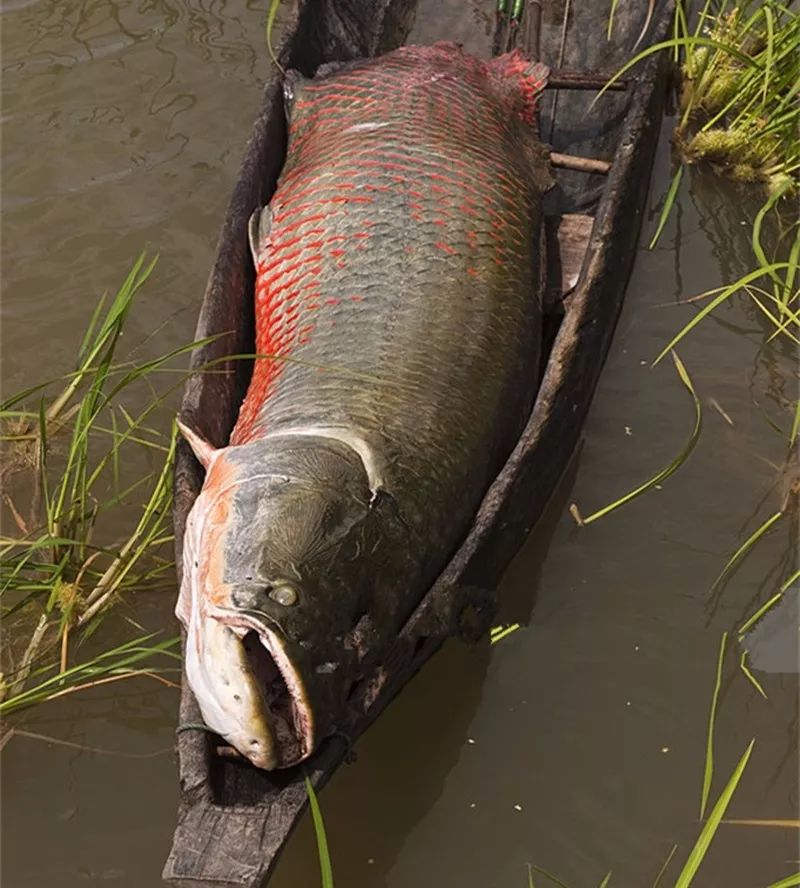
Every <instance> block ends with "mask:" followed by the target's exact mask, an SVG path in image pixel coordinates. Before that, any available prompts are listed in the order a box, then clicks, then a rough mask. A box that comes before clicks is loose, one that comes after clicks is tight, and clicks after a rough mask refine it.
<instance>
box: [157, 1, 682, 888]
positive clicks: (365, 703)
mask: <svg viewBox="0 0 800 888" xmlns="http://www.w3.org/2000/svg"><path fill="white" fill-rule="evenodd" d="M335 5H336V6H337V7H341V9H343V10H346V12H347V14H348V15H350V16H352V18H350V19H349V21H350V22H351V25H352V23H353V22H357V21H358V10H359V9H361V11H362V12H363V11H364V9H366V8H367V7H369V9H370V16H369V17H368V18H369V20H370V22H371V25H370V28H369V29H368V31H366V32H365V31H359V30H358V29H357V28H355V31H357V32H358V33H357V36H354V35H355V31H353V30H352V28H351V32H350V33H349V36H347V37H345V38H342V37H341V34H342V33H345V34H347V33H348V29H347V28H341V27H340V25H341V19H340V18H338V17H337V16H333V15H332V13H331V12H330V8H329V7H330V4H325V3H321V2H307V3H301V4H300V5H299V11H298V13H297V17H296V19H295V21H294V23H293V25H292V24H290V25H289V27H288V28H287V34H288V44H287V45H286V46H285V48H284V53H283V56H282V58H283V60H284V62H285V63H286V64H288V65H289V66H292V67H298V68H299V69H300V70H303V71H306V72H309V69H313V67H314V66H315V65H316V64H318V63H321V62H322V61H330V60H332V59H337V60H339V59H346V58H350V57H357V56H359V55H364V54H374V53H376V52H380V51H384V50H387V49H389V48H390V47H391V46H392V45H394V44H395V41H397V42H399V41H401V40H402V39H403V37H404V36H405V30H406V29H407V27H408V26H409V25H410V22H411V11H410V10H409V6H413V4H408V3H405V4H403V3H391V2H382V3H381V4H380V5H379V6H380V14H379V15H376V12H375V9H376V8H377V6H378V5H377V4H373V3H369V2H368V0H364V2H361V3H358V2H355V0H353V2H348V3H342V4H339V3H337V4H335ZM322 7H325V8H326V9H327V14H328V16H329V18H328V19H327V22H328V24H325V17H324V15H323V14H322V12H321V10H322ZM667 7H668V8H665V9H664V10H662V12H661V13H660V15H659V19H658V21H657V22H655V23H654V25H653V27H652V33H653V35H655V36H654V37H653V38H652V39H654V40H655V39H659V35H662V34H664V33H665V32H666V29H667V27H668V24H669V22H670V20H671V14H672V10H671V4H667ZM314 16H316V17H317V18H316V19H315V20H314V21H313V22H312V21H310V19H309V17H311V18H312V19H313V18H314ZM331 22H333V24H331ZM376 22H377V24H376ZM334 25H335V27H334ZM329 26H330V27H331V28H332V30H331V31H326V30H325V29H326V28H327V27H329ZM352 27H353V28H354V27H355V26H352ZM336 28H339V30H338V31H337V30H336ZM337 33H338V34H339V36H338V37H337V36H335V35H336V34H337ZM309 34H311V36H310V37H309ZM294 35H304V36H303V40H306V41H307V42H306V43H304V44H303V42H302V40H300V38H299V37H298V38H297V39H292V38H293V36H294ZM337 41H338V42H337ZM348 41H349V42H348ZM298 44H302V45H304V47H305V49H304V56H305V57H304V58H303V59H297V58H296V57H295V56H294V55H293V46H295V45H298ZM326 53H327V55H326ZM315 54H316V55H315ZM667 74H668V59H667V58H666V57H665V56H663V55H662V56H656V57H653V58H651V59H650V61H649V62H647V63H645V64H644V65H643V66H642V68H641V70H640V72H639V74H638V77H637V80H636V85H635V88H634V90H633V94H632V96H631V100H630V105H629V107H628V112H627V114H626V115H625V118H624V122H623V123H622V125H621V128H620V136H619V144H618V147H617V149H616V152H615V154H614V157H613V165H612V168H611V171H610V173H609V176H608V179H607V181H606V184H605V188H604V189H603V193H602V197H601V198H600V200H599V204H598V205H597V210H596V213H595V219H594V223H593V227H592V231H591V235H590V238H589V243H588V247H587V249H586V254H585V256H584V260H583V264H582V268H581V272H580V276H579V278H578V281H577V284H576V285H575V287H574V290H573V291H572V294H571V296H570V301H569V308H568V310H567V312H566V315H565V317H564V319H563V321H562V322H561V323H560V326H559V327H558V332H557V333H556V335H555V339H554V341H553V344H552V348H551V351H550V356H549V359H548V362H547V365H546V368H545V373H544V377H543V381H542V384H541V387H540V390H539V393H538V395H537V398H536V402H535V404H534V408H533V411H532V413H531V416H530V419H529V420H528V422H527V424H526V426H525V428H524V430H523V432H522V435H521V436H520V438H519V441H518V443H517V445H516V447H515V448H514V450H513V451H512V453H511V455H510V457H509V458H508V460H507V461H506V463H505V465H504V467H503V469H502V471H501V472H500V474H499V475H498V476H497V478H496V480H495V481H494V483H493V484H492V485H491V486H490V488H489V490H488V491H487V493H486V495H485V496H484V498H483V501H482V503H481V506H480V508H479V510H478V512H477V514H476V517H475V520H474V523H473V525H472V527H471V529H470V531H469V533H468V534H467V536H466V537H465V539H464V541H463V543H462V544H461V546H460V547H459V549H458V551H457V552H456V554H455V555H454V557H453V558H452V560H451V561H450V563H449V564H448V566H447V567H446V568H445V570H444V571H443V572H442V573H441V575H440V576H439V578H438V579H437V581H436V582H435V583H434V584H433V586H432V587H431V589H430V590H429V592H428V593H427V594H426V595H425V597H424V598H423V600H422V602H421V603H420V604H419V606H418V607H417V608H416V610H415V611H414V613H413V614H412V616H411V617H410V619H409V620H408V621H407V622H406V624H405V626H404V627H403V630H402V631H401V632H400V634H399V635H398V637H397V639H396V642H395V644H394V646H393V648H392V650H391V651H390V652H389V655H388V656H387V657H386V658H385V659H384V661H383V663H382V664H381V666H380V667H379V668H378V669H377V670H376V671H375V672H374V673H373V674H372V675H371V676H369V677H368V678H367V679H365V680H364V681H363V682H362V683H361V685H360V686H359V687H358V688H356V690H355V692H354V694H353V695H352V697H351V704H350V708H349V710H348V713H347V716H346V719H345V723H344V724H343V725H342V731H343V733H346V734H348V735H349V736H350V738H351V739H353V740H354V739H355V738H356V737H357V736H358V735H360V734H361V733H363V731H364V730H366V728H367V727H368V726H369V725H370V724H371V723H372V722H373V721H374V720H375V718H377V717H378V715H379V714H380V713H381V712H382V711H383V710H384V709H385V708H386V706H387V705H388V704H389V702H390V701H391V699H392V698H393V697H394V696H395V695H396V694H397V693H398V692H399V691H400V690H401V688H402V687H403V686H404V685H405V684H406V683H407V682H408V680H409V679H410V678H411V676H413V675H414V673H415V672H416V671H418V670H419V669H420V667H421V666H422V665H423V664H424V663H425V661H426V660H427V659H428V658H429V657H430V656H431V655H432V654H433V653H434V652H435V651H436V650H437V649H438V648H439V647H440V646H441V644H442V643H443V641H444V640H445V639H446V638H448V637H451V636H453V635H459V634H462V635H471V634H473V633H474V632H477V633H480V632H482V631H483V627H484V626H485V625H486V621H487V619H489V617H490V615H491V612H492V607H493V595H492V590H493V589H494V588H495V587H496V585H497V583H498V582H499V580H500V578H501V576H502V574H503V572H504V570H505V568H506V567H507V565H508V563H509V562H510V560H511V559H512V558H513V556H514V554H515V553H516V552H517V550H518V549H519V548H520V546H521V545H522V543H523V542H524V541H525V539H526V537H527V535H528V533H529V532H530V530H531V528H532V527H533V525H534V524H535V523H536V521H537V519H538V518H539V516H540V515H541V513H542V511H543V510H544V507H545V505H546V504H547V501H548V499H549V498H550V496H551V494H552V492H553V490H554V489H555V487H556V485H557V483H558V480H559V478H560V477H561V475H562V474H563V473H564V470H565V468H566V466H567V465H568V463H569V461H570V458H571V456H572V453H573V452H574V450H575V447H576V445H577V443H578V441H579V438H580V434H581V429H582V426H583V422H584V419H585V417H586V414H587V412H588V409H589V405H590V403H591V398H592V395H593V393H594V390H595V387H596V384H597V381H598V378H599V374H600V371H601V369H602V365H603V362H604V360H605V357H606V354H607V351H608V348H609V345H610V342H611V338H612V335H613V332H614V327H615V325H616V320H617V317H618V314H619V310H620V308H621V305H622V300H623V296H624V290H625V285H626V283H627V279H628V276H629V273H630V270H631V266H632V263H633V258H634V255H635V244H636V241H637V237H638V232H639V228H640V226H641V221H642V214H643V211H644V206H645V200H646V196H647V191H646V188H643V187H642V184H643V183H646V182H647V181H648V180H649V176H650V171H651V167H652V163H653V158H654V154H655V147H656V142H657V139H658V134H659V124H660V120H661V118H662V116H663V107H664V100H665V95H666V83H667ZM278 133H280V136H279V135H278ZM284 138H285V130H284V124H283V111H282V104H281V92H280V83H279V81H278V78H277V77H273V78H272V79H271V80H270V82H269V83H268V84H267V86H266V88H265V94H264V104H263V107H262V111H261V113H260V115H259V117H258V119H257V121H256V126H255V129H254V132H253V135H252V137H251V139H250V142H249V144H248V147H247V150H246V153H245V159H244V163H243V166H242V172H241V175H240V178H239V181H238V183H237V186H236V189H235V191H234V194H233V197H232V199H231V203H230V206H229V209H228V213H227V216H226V219H225V222H224V225H223V229H222V233H221V235H220V240H219V244H218V248H217V259H216V262H215V265H214V269H213V271H212V274H211V278H210V280H209V285H208V289H207V291H206V295H205V299H204V302H203V308H202V310H201V314H200V321H199V324H198V330H197V336H198V338H202V337H207V336H210V335H215V334H218V333H224V332H226V331H233V332H232V333H228V335H227V336H226V337H223V338H222V339H221V340H218V341H215V342H214V343H211V344H210V345H209V346H206V347H204V348H203V349H201V350H200V352H199V353H198V354H197V355H196V356H195V358H194V366H196V367H200V366H202V365H203V364H205V363H206V362H207V361H209V360H215V359H219V358H222V357H224V356H225V355H230V354H236V353H248V352H250V351H251V349H252V341H253V338H252V337H253V323H252V305H251V302H252V296H251V294H252V292H253V284H254V280H253V272H252V262H251V260H250V258H249V255H248V254H247V252H246V251H247V238H246V229H247V220H248V218H249V216H250V214H251V213H252V211H253V209H255V208H256V207H257V206H260V205H261V204H263V203H265V202H266V201H267V200H268V199H269V197H270V195H271V193H272V190H274V186H275V181H276V179H277V175H278V172H279V170H280V166H281V162H282V159H283V147H284V146H283V139H284ZM223 294H224V298H223ZM242 318H246V319H248V320H247V321H246V323H244V324H243V323H242V320H241V319H242ZM244 365H245V362H243V361H238V362H230V364H229V365H228V368H227V369H228V371H229V374H230V375H229V376H227V377H226V376H221V375H217V374H214V375H211V376H208V375H207V376H197V377H195V378H194V379H193V380H192V381H191V382H190V384H189V385H188V386H187V390H186V394H185V397H184V400H183V403H182V408H181V414H182V417H183V418H184V420H187V421H188V422H193V423H195V424H196V425H197V427H199V428H200V430H201V431H202V432H203V433H204V434H205V435H206V437H208V439H209V440H210V441H211V442H212V443H213V444H215V445H217V446H222V445H224V444H225V443H226V441H227V437H228V435H229V434H230V430H231V429H232V427H233V425H234V422H235V419H236V413H237V411H238V407H239V403H240V401H241V397H242V395H243V393H244V391H245V388H246V385H247V380H248V378H249V368H248V367H246V366H244ZM202 477H203V475H202V470H201V469H200V467H199V466H198V464H197V463H196V462H195V460H194V457H193V456H192V454H191V451H190V450H189V448H188V445H186V444H184V443H183V442H182V443H181V444H180V445H179V449H178V453H177V458H176V471H175V506H174V518H175V532H176V546H177V549H178V552H179V554H180V552H181V540H182V534H183V529H184V524H185V518H186V514H187V512H188V510H189V508H190V507H191V504H192V502H193V501H194V498H195V497H196V496H197V493H198V491H199V489H200V486H201V484H202ZM178 563H180V557H179V559H178ZM199 718H200V714H199V711H198V707H197V704H196V702H195V700H194V698H193V697H192V694H191V692H190V691H189V690H188V687H187V686H186V684H185V683H184V687H183V692H182V696H181V706H180V723H181V724H192V723H196V722H197V721H198V720H199ZM178 747H179V761H180V781H181V802H180V809H179V813H178V825H177V828H176V832H175V837H174V841H173V848H172V852H171V854H170V856H169V859H168V861H167V863H166V866H165V869H164V878H165V879H166V880H167V881H169V882H170V884H174V885H185V886H190V885H191V886H200V885H202V886H206V888H214V886H219V888H221V886H228V888H230V886H240V888H257V886H259V885H262V884H263V883H264V881H265V880H266V879H267V878H268V877H269V875H270V873H271V872H272V871H273V869H274V867H275V865H276V863H277V860H278V856H279V854H280V852H281V850H282V848H283V846H284V845H285V842H286V840H287V838H288V836H289V834H290V832H291V830H292V828H293V827H294V825H295V824H296V823H297V821H298V819H299V817H300V815H301V813H302V811H303V810H304V808H305V805H306V803H307V796H306V791H305V786H304V783H303V779H302V773H300V772H297V771H291V770H290V771H288V772H285V773H282V774H280V775H277V774H268V773H265V772H259V771H257V770H256V769H253V768H250V767H248V766H243V765H241V764H239V763H236V762H231V761H226V760H223V759H220V758H219V757H217V756H216V754H215V751H214V748H213V744H212V740H211V738H210V737H209V735H208V734H205V733H203V732H199V731H194V732H192V731H187V732H183V733H181V734H179V743H178ZM347 751H348V743H347V741H346V740H344V739H343V738H342V737H341V736H336V737H333V738H329V739H328V740H327V741H325V742H324V743H323V744H322V746H321V748H320V749H319V750H318V751H317V752H316V753H315V754H314V756H313V757H312V758H311V759H310V760H309V762H308V763H307V766H306V769H305V771H306V773H307V774H308V776H309V777H310V778H311V780H312V782H313V783H314V785H315V786H316V787H320V786H321V785H322V784H323V783H324V782H325V781H326V780H327V779H328V778H329V777H330V776H331V775H332V773H333V772H334V771H335V769H336V767H337V766H338V765H339V764H340V763H341V761H342V760H343V759H344V757H345V755H346V753H347Z"/></svg>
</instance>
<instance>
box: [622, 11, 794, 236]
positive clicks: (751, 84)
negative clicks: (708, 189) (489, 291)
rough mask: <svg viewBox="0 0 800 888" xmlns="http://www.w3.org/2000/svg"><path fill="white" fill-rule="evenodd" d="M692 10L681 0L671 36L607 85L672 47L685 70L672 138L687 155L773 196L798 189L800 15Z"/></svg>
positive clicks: (687, 158)
mask: <svg viewBox="0 0 800 888" xmlns="http://www.w3.org/2000/svg"><path fill="white" fill-rule="evenodd" d="M694 13H695V14H694V15H692V11H690V9H689V8H688V6H687V4H686V3H685V2H684V0H678V2H677V6H676V14H675V20H674V29H673V36H672V37H671V38H670V39H668V40H664V41H661V42H659V43H656V44H653V45H652V46H649V47H647V48H646V49H644V50H642V51H641V52H640V53H638V54H636V55H635V56H634V57H633V58H632V59H630V60H629V61H628V62H627V63H626V64H625V65H624V66H623V67H622V68H621V69H620V70H619V71H618V72H617V73H616V74H615V75H614V77H613V78H612V79H611V81H610V83H613V82H614V81H615V80H617V79H619V78H620V77H622V76H624V75H625V74H626V73H627V72H628V71H629V70H630V69H631V68H633V67H635V66H636V65H638V64H639V63H640V62H641V61H643V60H644V59H646V58H648V57H650V56H652V55H654V54H656V53H659V52H665V51H666V52H671V53H672V54H673V57H674V59H675V60H676V62H677V63H678V65H679V70H680V75H681V86H680V98H679V112H680V113H679V119H678V124H677V126H676V129H675V133H674V142H675V145H676V147H677V149H678V151H679V153H680V155H681V156H682V158H683V160H684V161H685V162H689V163H706V164H708V165H709V166H711V167H712V168H713V169H714V170H715V171H716V172H718V173H722V174H724V175H727V176H729V177H731V178H733V179H735V180H737V181H742V182H750V183H758V184H760V185H762V186H764V187H765V188H766V190H767V191H768V193H770V194H778V193H779V194H781V195H782V196H788V195H791V194H793V193H796V191H797V189H798V186H800V138H799V137H798V131H797V126H798V122H800V106H799V105H798V104H797V102H796V98H797V95H798V91H799V90H800V86H798V84H800V19H798V16H797V14H796V13H795V12H794V11H793V10H792V9H790V8H789V6H787V5H784V4H783V3H780V2H776V0H765V2H763V3H756V2H755V0H738V2H733V0H717V2H712V0H705V3H703V5H702V7H700V8H699V9H695V10H694ZM690 22H692V24H691V25H690ZM673 184H674V183H673ZM673 196H674V195H673ZM670 206H671V203H670V202H669V201H668V202H667V204H666V205H665V208H664V212H665V213H668V212H669V209H670ZM659 227H663V217H662V224H660V226H659Z"/></svg>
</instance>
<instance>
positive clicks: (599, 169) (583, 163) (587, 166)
mask: <svg viewBox="0 0 800 888" xmlns="http://www.w3.org/2000/svg"><path fill="white" fill-rule="evenodd" d="M550 164H551V165H552V166H554V167H557V168H558V169H560V170H576V171H577V172H579V173H598V174H599V175H601V176H606V175H608V171H609V170H610V169H611V164H610V163H609V162H608V161H607V160H598V159H597V158H594V157H578V156H577V155H575V154H559V153H558V152H557V151H551V152H550Z"/></svg>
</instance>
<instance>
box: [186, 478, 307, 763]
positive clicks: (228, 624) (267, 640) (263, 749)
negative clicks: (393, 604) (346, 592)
mask: <svg viewBox="0 0 800 888" xmlns="http://www.w3.org/2000/svg"><path fill="white" fill-rule="evenodd" d="M223 480H224V481H225V482H227V483H229V484H230V483H231V482H234V483H235V479H234V478H232V477H231V475H230V474H228V473H226V476H225V477H224V479H223ZM217 489H219V488H218V487H217ZM215 499H217V497H215V496H214V486H212V487H211V489H205V490H203V491H202V492H201V494H200V496H199V497H198V498H197V500H196V501H195V504H194V506H193V508H192V510H191V512H190V513H189V516H188V520H187V524H186V533H185V538H184V550H183V576H182V583H181V590H180V595H179V597H178V602H177V605H176V609H175V613H176V616H177V617H178V619H179V620H180V621H181V622H182V623H183V625H184V627H185V629H186V643H185V655H184V660H185V669H186V679H187V681H188V684H189V687H190V688H191V689H192V693H193V694H194V696H195V699H196V700H197V703H198V705H199V707H200V711H201V713H202V715H203V719H204V721H205V723H206V725H207V726H208V727H209V728H211V729H212V730H213V731H215V732H216V733H218V734H219V735H220V736H221V737H224V738H225V740H227V741H228V742H229V743H230V744H231V745H232V746H233V747H234V748H235V749H236V750H237V751H238V752H240V753H241V754H242V755H243V756H245V757H246V758H247V759H249V760H250V761H251V762H252V763H253V764H254V765H255V766H256V767H259V768H264V769H265V770H273V769H277V768H286V767H290V766H291V765H294V764H297V763H298V762H300V761H302V760H303V759H305V758H307V757H308V756H309V755H310V754H311V752H312V751H313V749H314V745H315V732H314V717H313V711H312V707H311V705H310V703H309V700H308V695H307V693H306V687H305V683H304V681H303V680H302V677H301V675H300V672H299V670H298V669H297V668H296V667H295V666H294V665H293V662H292V658H291V657H290V656H289V654H288V653H287V650H286V644H285V643H284V641H283V639H282V636H281V632H280V629H279V627H278V626H277V625H276V624H275V625H272V624H270V622H269V621H267V620H265V619H263V618H261V617H259V616H254V615H251V614H247V613H243V612H242V611H241V610H238V609H236V608H231V607H230V606H229V605H230V600H231V590H230V588H229V587H228V586H227V584H225V583H224V582H223V581H222V575H221V573H222V572H221V570H220V567H221V565H220V564H218V563H216V561H215V559H213V558H211V559H209V558H208V557H206V558H204V557H203V554H202V550H206V556H208V548H213V543H212V540H213V538H214V536H215V535H218V534H220V533H222V534H224V533H225V532H226V528H225V525H224V524H217V525H216V526H214V521H213V514H214V503H215ZM225 511H226V510H223V514H224V513H225ZM210 519H211V520H210ZM209 524H211V526H209ZM209 585H211V587H212V588H213V591H214V594H207V593H208V588H207V587H208V586H209Z"/></svg>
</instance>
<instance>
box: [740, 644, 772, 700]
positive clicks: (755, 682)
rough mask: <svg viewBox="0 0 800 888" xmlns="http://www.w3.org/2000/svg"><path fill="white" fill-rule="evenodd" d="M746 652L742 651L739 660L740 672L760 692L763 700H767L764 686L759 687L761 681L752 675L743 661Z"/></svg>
mask: <svg viewBox="0 0 800 888" xmlns="http://www.w3.org/2000/svg"><path fill="white" fill-rule="evenodd" d="M747 653H748V652H747V651H742V658H741V660H739V668H740V669H741V670H742V672H744V674H745V676H746V677H747V679H748V681H749V682H750V684H752V685H753V687H754V688H755V689H756V690H757V691H758V693H759V694H761V696H762V697H763V698H764V699H765V700H768V699H769V698H768V697H767V695H766V693H765V691H764V688H762V687H761V683H760V682H759V681H758V679H757V678H756V677H755V675H753V673H752V672H751V671H750V669H749V667H748V666H747V663H746V662H745V661H746V660H747Z"/></svg>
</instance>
